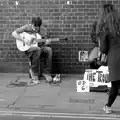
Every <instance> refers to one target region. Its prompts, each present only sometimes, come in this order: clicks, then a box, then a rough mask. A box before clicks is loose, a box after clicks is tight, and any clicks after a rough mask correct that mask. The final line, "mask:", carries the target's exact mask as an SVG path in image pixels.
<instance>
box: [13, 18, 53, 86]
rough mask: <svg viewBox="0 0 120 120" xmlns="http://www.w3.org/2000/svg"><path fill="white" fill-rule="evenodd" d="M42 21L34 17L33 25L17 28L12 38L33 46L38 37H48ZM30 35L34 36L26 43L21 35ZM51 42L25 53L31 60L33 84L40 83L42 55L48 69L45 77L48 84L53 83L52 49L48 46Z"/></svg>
mask: <svg viewBox="0 0 120 120" xmlns="http://www.w3.org/2000/svg"><path fill="white" fill-rule="evenodd" d="M41 25H42V20H41V18H40V17H33V18H32V23H31V24H27V25H24V26H22V27H20V28H17V29H16V30H15V31H13V33H12V36H13V37H14V38H15V39H17V41H19V42H22V43H23V45H26V46H31V43H32V41H33V40H34V39H37V35H38V36H39V37H40V38H41V37H42V38H46V37H47V31H46V29H45V28H44V27H43V26H41ZM24 32H26V33H29V34H31V35H34V37H33V38H31V40H30V41H25V40H24V39H23V37H21V35H20V34H21V33H24ZM50 42H51V40H50V39H47V40H45V41H44V42H41V44H40V43H39V44H38V46H34V45H33V46H31V47H30V48H29V49H28V50H26V51H25V54H26V55H27V56H28V58H30V60H31V67H30V76H31V78H32V81H31V82H32V83H35V84H38V83H39V76H40V75H41V71H40V57H41V54H42V55H44V56H45V63H46V67H45V69H44V73H43V75H44V77H45V78H46V80H47V81H48V82H51V81H52V77H51V74H50V73H51V64H52V48H50V47H48V46H47V45H48V44H50Z"/></svg>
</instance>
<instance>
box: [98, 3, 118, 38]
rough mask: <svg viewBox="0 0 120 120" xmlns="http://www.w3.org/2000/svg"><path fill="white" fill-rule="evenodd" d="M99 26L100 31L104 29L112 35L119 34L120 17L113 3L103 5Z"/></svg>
mask: <svg viewBox="0 0 120 120" xmlns="http://www.w3.org/2000/svg"><path fill="white" fill-rule="evenodd" d="M99 26H100V27H99V31H101V32H102V31H104V30H105V29H106V30H107V31H108V32H109V33H110V34H112V35H113V36H116V35H118V34H119V35H120V17H119V13H118V11H117V10H116V9H115V7H114V5H112V4H104V5H103V13H102V16H101V21H100V24H99Z"/></svg>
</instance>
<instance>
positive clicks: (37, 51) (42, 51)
mask: <svg viewBox="0 0 120 120" xmlns="http://www.w3.org/2000/svg"><path fill="white" fill-rule="evenodd" d="M25 54H26V55H27V56H28V58H30V60H31V67H30V68H31V69H32V71H33V73H34V75H35V76H40V75H41V74H42V73H41V69H40V67H41V66H40V61H41V58H44V63H43V64H44V73H48V74H49V73H51V68H52V48H50V47H47V46H45V47H41V48H40V47H31V48H30V49H29V50H27V51H26V52H25Z"/></svg>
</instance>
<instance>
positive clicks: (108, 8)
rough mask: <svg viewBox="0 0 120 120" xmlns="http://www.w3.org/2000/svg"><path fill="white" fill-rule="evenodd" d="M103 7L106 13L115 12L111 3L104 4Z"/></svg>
mask: <svg viewBox="0 0 120 120" xmlns="http://www.w3.org/2000/svg"><path fill="white" fill-rule="evenodd" d="M103 8H104V10H105V11H106V12H107V13H109V12H111V11H113V12H115V7H114V5H112V4H104V5H103Z"/></svg>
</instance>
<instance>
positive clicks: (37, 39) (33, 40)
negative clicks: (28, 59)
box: [16, 32, 68, 51]
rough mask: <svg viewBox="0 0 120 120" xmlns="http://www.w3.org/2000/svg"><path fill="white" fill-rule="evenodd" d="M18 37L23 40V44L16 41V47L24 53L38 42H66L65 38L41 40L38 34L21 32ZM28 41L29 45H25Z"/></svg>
mask: <svg viewBox="0 0 120 120" xmlns="http://www.w3.org/2000/svg"><path fill="white" fill-rule="evenodd" d="M20 36H21V37H22V39H24V42H23V41H20V40H17V39H16V45H17V48H18V49H19V50H20V51H26V50H28V49H29V48H31V47H37V46H38V42H45V41H46V40H50V41H60V40H65V41H67V40H68V39H67V38H48V39H42V37H41V36H40V34H38V33H36V34H29V33H26V32H23V33H21V34H20ZM28 41H29V42H30V45H28V44H26V43H27V42H28Z"/></svg>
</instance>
